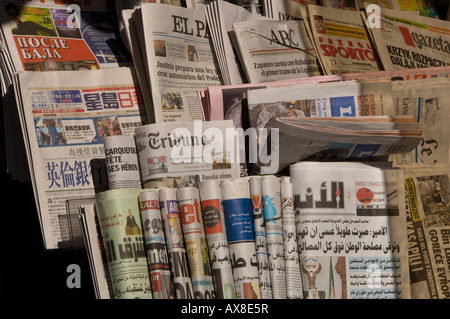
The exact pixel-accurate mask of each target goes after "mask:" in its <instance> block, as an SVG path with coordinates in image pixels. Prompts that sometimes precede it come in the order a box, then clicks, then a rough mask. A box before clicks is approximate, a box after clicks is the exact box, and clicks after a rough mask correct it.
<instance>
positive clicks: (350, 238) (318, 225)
mask: <svg viewBox="0 0 450 319" xmlns="http://www.w3.org/2000/svg"><path fill="white" fill-rule="evenodd" d="M290 173H291V180H292V184H293V190H294V207H295V211H296V216H297V219H296V223H297V238H298V247H299V255H300V259H301V264H302V265H301V267H302V278H303V279H302V280H303V288H304V289H303V290H304V295H305V297H306V298H309V299H396V298H399V299H409V298H410V285H409V267H408V242H407V233H406V213H405V204H404V193H403V192H404V191H405V187H404V183H403V173H402V171H401V170H395V169H381V168H377V167H372V166H368V165H364V164H362V163H339V162H338V163H316V162H315V163H313V162H303V163H297V164H294V165H291V167H290Z"/></svg>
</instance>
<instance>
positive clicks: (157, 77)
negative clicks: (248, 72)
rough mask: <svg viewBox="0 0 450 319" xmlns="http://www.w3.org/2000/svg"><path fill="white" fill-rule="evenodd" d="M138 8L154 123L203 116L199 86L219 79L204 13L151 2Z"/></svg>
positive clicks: (219, 80) (179, 120) (200, 118)
mask: <svg viewBox="0 0 450 319" xmlns="http://www.w3.org/2000/svg"><path fill="white" fill-rule="evenodd" d="M141 8H142V22H143V31H142V32H143V33H144V34H143V36H144V37H145V51H146V59H147V65H148V72H149V79H150V84H151V91H152V95H153V106H154V112H155V119H156V123H161V122H189V121H194V120H202V119H203V113H202V108H201V104H200V101H199V99H198V97H197V90H200V89H205V88H206V87H208V86H211V85H220V84H222V81H221V76H220V73H219V72H218V68H217V61H216V59H215V56H214V54H213V51H212V45H211V40H210V35H209V31H208V28H207V24H206V20H205V14H204V13H203V12H200V11H196V10H192V9H188V8H181V7H176V6H167V5H163V4H154V3H144V4H142V6H141Z"/></svg>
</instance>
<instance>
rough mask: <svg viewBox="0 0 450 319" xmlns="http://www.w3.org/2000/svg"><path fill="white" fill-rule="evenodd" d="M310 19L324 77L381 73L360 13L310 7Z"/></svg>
mask: <svg viewBox="0 0 450 319" xmlns="http://www.w3.org/2000/svg"><path fill="white" fill-rule="evenodd" d="M308 16H309V21H310V26H311V30H312V34H313V39H314V41H315V43H316V46H317V51H318V54H319V57H320V58H321V60H322V64H323V68H324V72H325V74H345V73H355V72H372V71H379V70H381V68H380V67H381V64H380V61H379V58H378V56H377V54H376V52H375V47H374V46H373V44H372V43H371V40H370V37H369V35H368V33H367V32H366V28H365V24H364V22H363V19H362V17H361V15H360V13H359V12H357V11H349V10H339V9H333V8H325V7H320V6H315V5H309V6H308ZM376 43H377V44H378V42H376Z"/></svg>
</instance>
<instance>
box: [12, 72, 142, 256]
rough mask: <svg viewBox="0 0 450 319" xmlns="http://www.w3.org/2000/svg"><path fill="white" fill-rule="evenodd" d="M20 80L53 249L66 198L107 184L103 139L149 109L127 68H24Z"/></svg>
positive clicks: (41, 209) (40, 203) (127, 130)
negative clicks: (76, 69) (87, 69)
mask: <svg viewBox="0 0 450 319" xmlns="http://www.w3.org/2000/svg"><path fill="white" fill-rule="evenodd" d="M49 74H51V76H49ZM80 83H82V84H81V85H80ZM16 86H17V87H18V89H19V90H16V92H18V95H17V101H18V108H19V115H20V120H21V127H22V131H23V134H24V138H25V146H26V151H27V157H28V163H29V167H30V174H31V179H32V184H33V189H34V192H35V197H36V205H37V211H38V214H39V218H40V223H41V229H42V233H43V237H44V243H45V247H46V248H47V249H54V248H58V243H59V242H61V239H62V234H61V229H60V226H59V224H58V216H59V215H65V214H66V210H65V203H66V201H67V200H69V199H75V198H86V197H89V196H92V195H94V194H95V190H100V191H101V190H107V189H108V182H107V173H106V168H105V150H104V144H103V139H104V138H105V137H106V136H111V135H133V134H134V130H135V128H136V127H138V126H141V125H142V124H145V123H146V112H145V108H144V105H143V103H142V99H141V97H140V89H139V86H138V85H137V80H136V78H135V77H134V75H133V71H132V69H129V68H115V69H104V70H97V71H78V72H72V71H60V72H52V73H47V72H28V71H22V72H19V73H18V74H17V79H16Z"/></svg>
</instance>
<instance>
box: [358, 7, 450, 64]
mask: <svg viewBox="0 0 450 319" xmlns="http://www.w3.org/2000/svg"><path fill="white" fill-rule="evenodd" d="M372 20H373V19H371V17H370V16H369V17H368V21H367V22H368V23H374V22H378V23H379V24H380V26H381V27H379V28H377V27H373V28H370V30H371V33H372V35H373V39H374V41H375V43H376V47H377V52H378V55H379V57H380V60H381V62H382V64H383V67H384V69H385V70H396V69H415V68H427V67H442V66H447V65H450V23H449V22H448V21H444V20H440V19H435V18H429V17H423V16H419V15H413V14H412V13H411V12H404V11H397V10H390V9H386V8H381V9H380V17H379V20H378V21H377V20H375V21H372ZM369 26H370V25H369Z"/></svg>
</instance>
